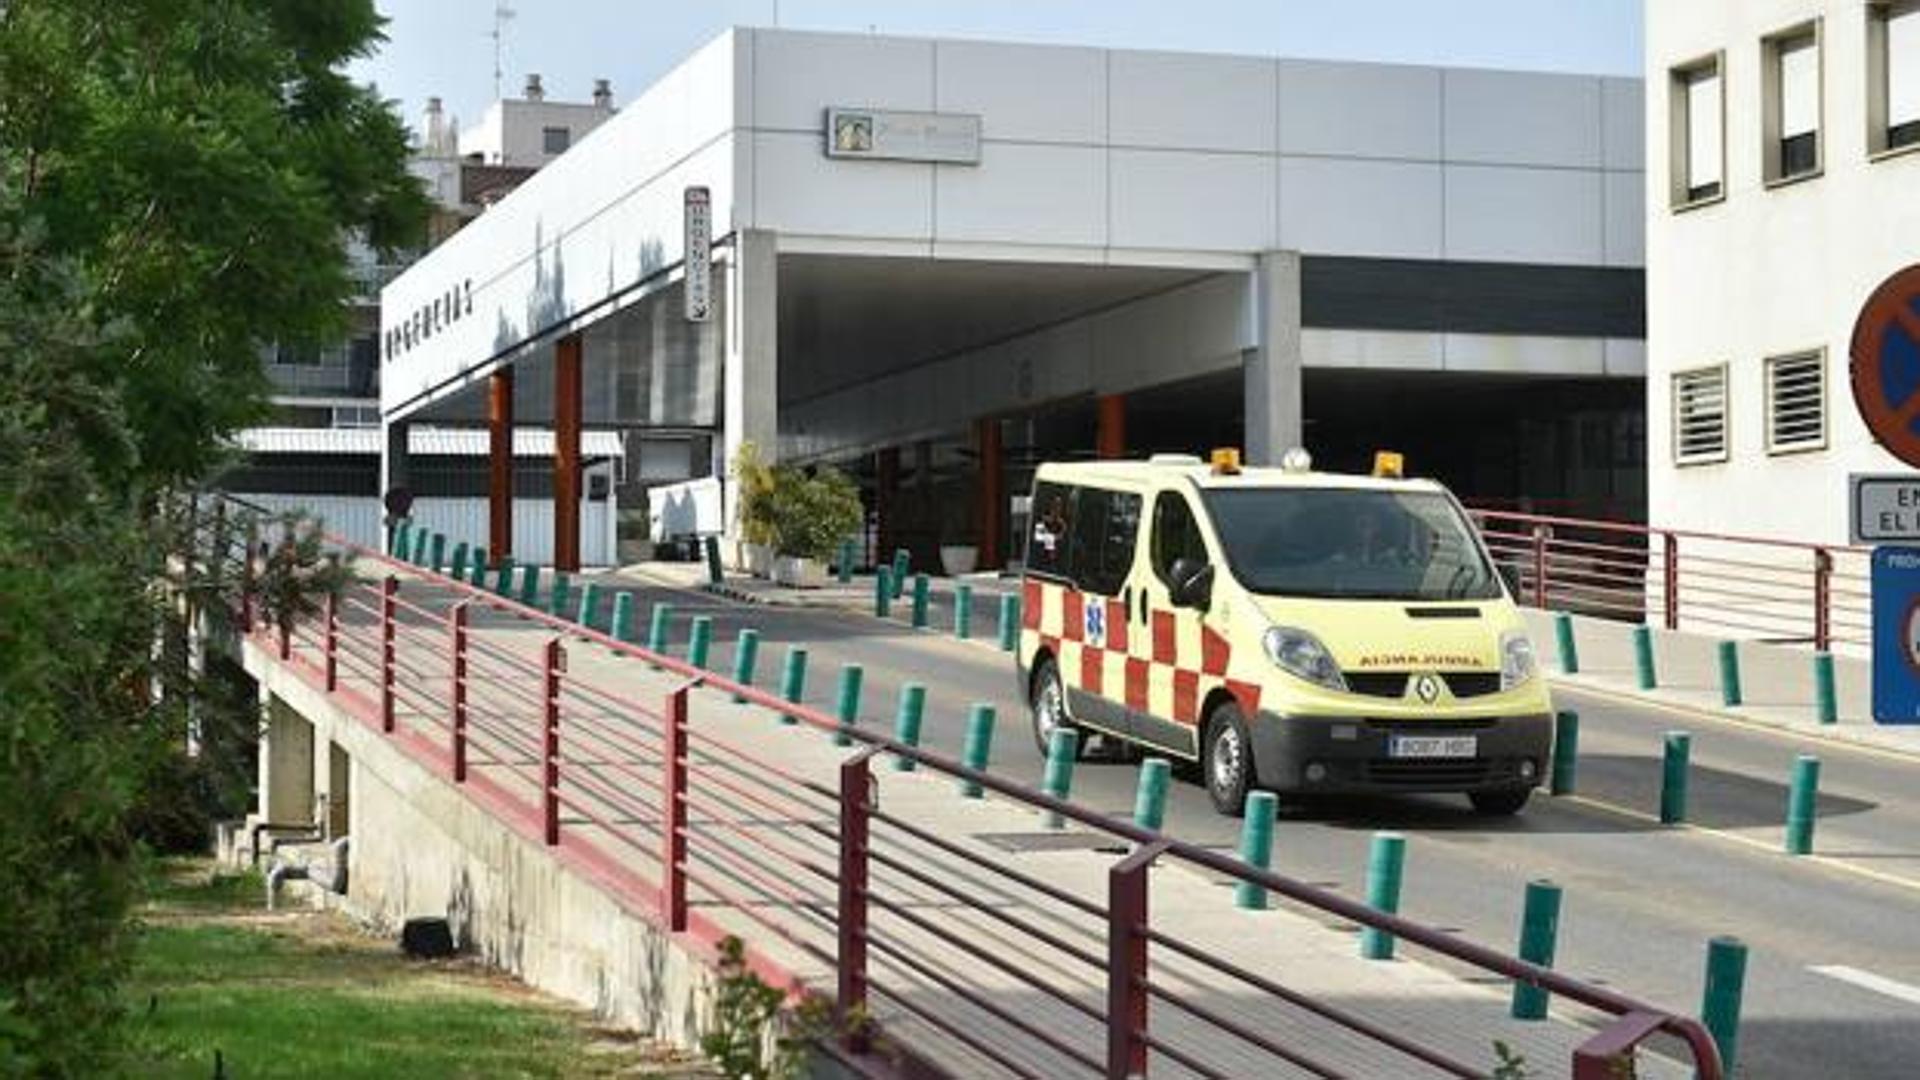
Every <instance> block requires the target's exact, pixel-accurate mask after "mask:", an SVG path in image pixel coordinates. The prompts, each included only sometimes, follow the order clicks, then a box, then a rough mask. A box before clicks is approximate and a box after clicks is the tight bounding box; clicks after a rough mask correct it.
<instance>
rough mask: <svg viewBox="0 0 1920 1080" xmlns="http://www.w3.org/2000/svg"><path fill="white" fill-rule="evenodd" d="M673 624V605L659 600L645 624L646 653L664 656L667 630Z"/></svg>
mask: <svg viewBox="0 0 1920 1080" xmlns="http://www.w3.org/2000/svg"><path fill="white" fill-rule="evenodd" d="M672 623H673V603H672V601H669V600H661V601H659V602H657V603H655V604H654V605H653V618H652V620H651V621H649V622H648V623H647V651H648V652H653V653H659V654H661V655H663V656H664V655H666V652H667V629H668V627H670V626H671V625H672Z"/></svg>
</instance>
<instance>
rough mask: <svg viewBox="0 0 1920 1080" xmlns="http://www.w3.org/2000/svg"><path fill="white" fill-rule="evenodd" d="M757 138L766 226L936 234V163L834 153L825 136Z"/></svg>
mask: <svg viewBox="0 0 1920 1080" xmlns="http://www.w3.org/2000/svg"><path fill="white" fill-rule="evenodd" d="M753 139H754V151H753V156H754V164H755V167H756V170H757V172H756V174H755V177H756V181H757V182H756V183H755V184H754V196H753V200H754V218H755V221H756V223H757V224H758V225H759V227H761V228H763V229H773V230H774V231H776V232H782V233H788V232H793V233H829V234H840V235H846V234H852V235H856V236H863V237H877V238H881V239H893V240H901V239H911V240H926V239H928V238H930V237H931V236H932V234H933V169H934V166H932V165H924V164H920V163H918V162H909V161H847V160H839V159H835V158H830V157H828V156H826V154H825V153H823V152H822V151H821V148H820V136H818V135H802V134H794V133H787V132H760V133H758V134H756V135H754V137H753Z"/></svg>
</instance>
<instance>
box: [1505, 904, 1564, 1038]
mask: <svg viewBox="0 0 1920 1080" xmlns="http://www.w3.org/2000/svg"><path fill="white" fill-rule="evenodd" d="M1559 936H1560V886H1558V885H1555V884H1554V883H1553V882H1551V881H1529V882H1527V901H1526V905H1525V907H1524V908H1523V910H1522V912H1521V915H1520V959H1522V960H1525V961H1527V962H1528V963H1530V964H1539V965H1540V966H1541V967H1549V968H1550V967H1552V966H1553V953H1554V946H1555V944H1556V942H1557V941H1558V939H1559ZM1549 996H1550V995H1549V994H1548V993H1547V992H1546V991H1545V990H1543V989H1541V988H1540V987H1538V986H1533V985H1530V984H1528V983H1523V982H1515V983H1514V984H1513V1005H1512V1007H1511V1008H1510V1010H1509V1012H1510V1013H1511V1015H1512V1016H1513V1018H1514V1019H1515V1020H1545V1019H1546V1018H1547V999H1548V997H1549Z"/></svg>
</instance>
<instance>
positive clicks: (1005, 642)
mask: <svg viewBox="0 0 1920 1080" xmlns="http://www.w3.org/2000/svg"><path fill="white" fill-rule="evenodd" d="M1019 647H1020V598H1019V597H1017V596H1015V595H1013V594H1012V593H1008V594H1006V595H1005V596H1002V597H1001V598H1000V651H1001V652H1012V651H1013V650H1015V649H1017V648H1019Z"/></svg>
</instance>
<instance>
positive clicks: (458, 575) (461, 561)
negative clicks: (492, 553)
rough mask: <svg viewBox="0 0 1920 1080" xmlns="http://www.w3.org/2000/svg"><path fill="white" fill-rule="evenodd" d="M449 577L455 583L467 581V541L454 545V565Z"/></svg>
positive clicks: (448, 574)
mask: <svg viewBox="0 0 1920 1080" xmlns="http://www.w3.org/2000/svg"><path fill="white" fill-rule="evenodd" d="M447 576H448V577H450V578H452V579H453V580H455V581H465V580H466V579H467V542H466V541H465V540H462V541H460V542H459V543H457V544H455V545H453V565H452V567H451V569H450V570H449V571H448V573H447Z"/></svg>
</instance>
